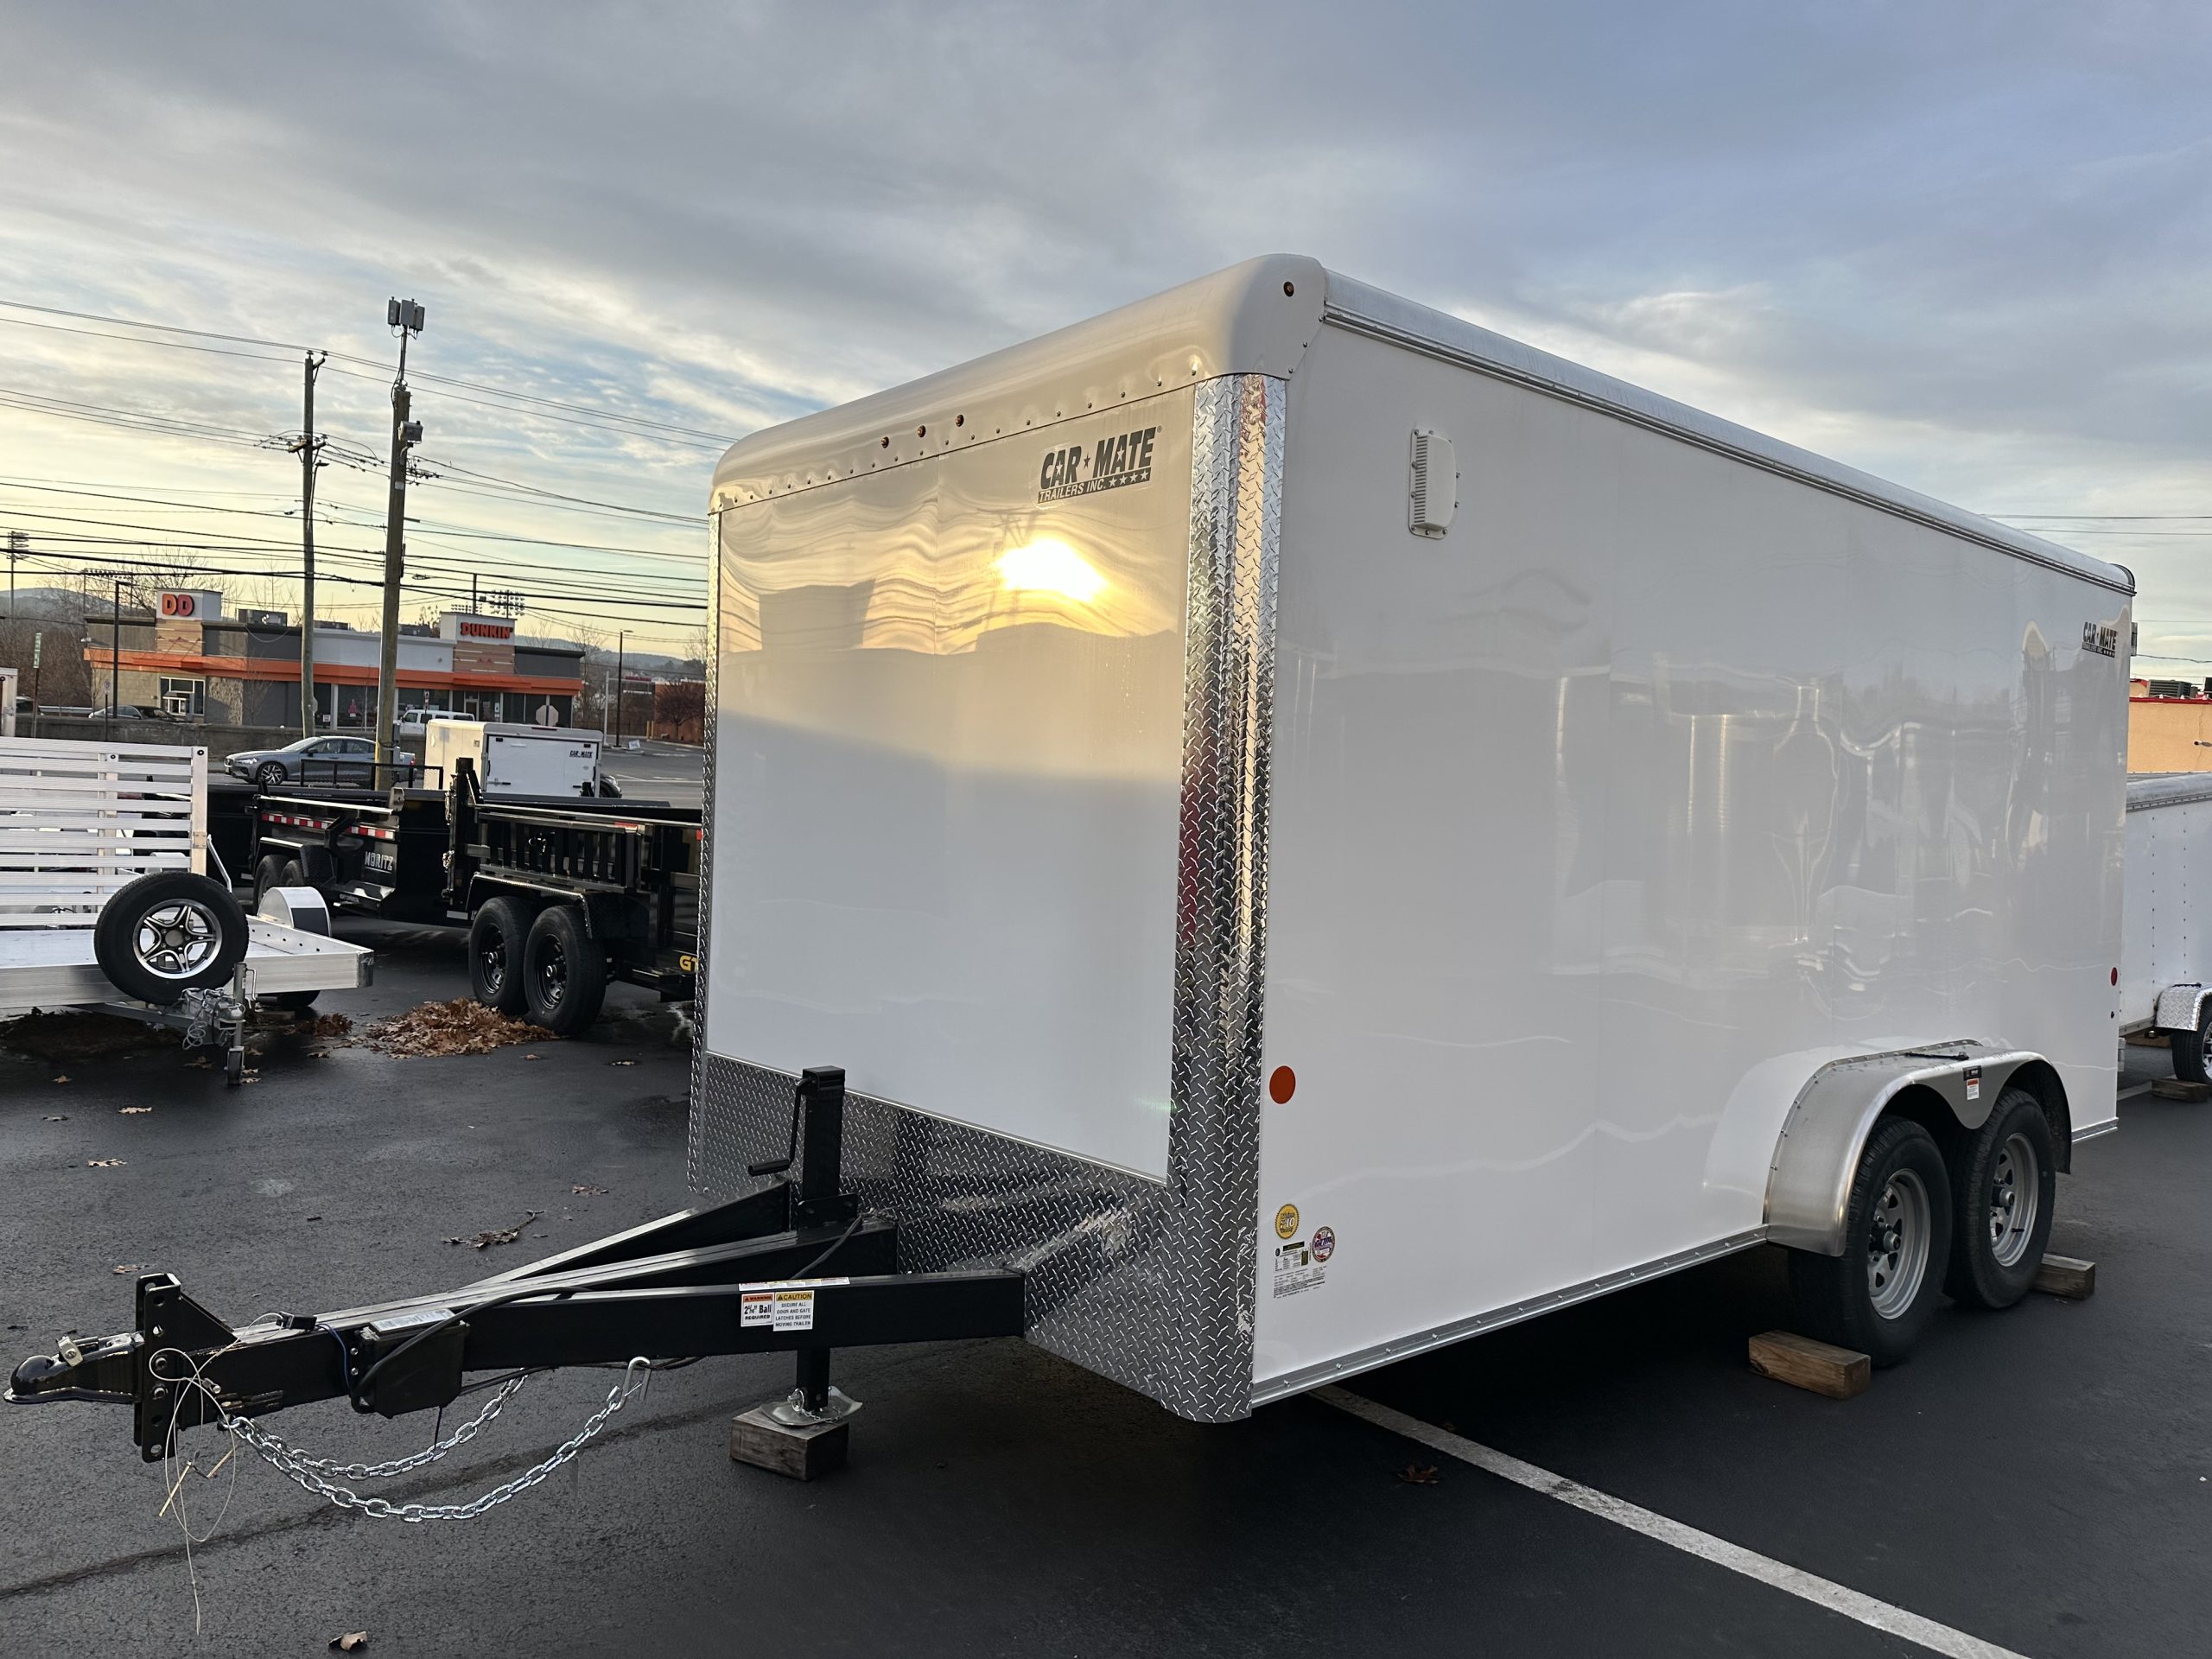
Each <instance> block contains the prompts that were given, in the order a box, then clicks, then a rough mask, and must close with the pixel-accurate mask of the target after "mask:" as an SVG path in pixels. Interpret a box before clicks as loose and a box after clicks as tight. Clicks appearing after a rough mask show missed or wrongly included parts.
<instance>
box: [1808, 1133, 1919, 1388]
mask: <svg viewBox="0 0 2212 1659" xmlns="http://www.w3.org/2000/svg"><path fill="white" fill-rule="evenodd" d="M1950 1249H1951V1180H1950V1177H1949V1174H1948V1172H1947V1171H1946V1170H1945V1169H1944V1167H1943V1154H1942V1152H1941V1151H1939V1150H1938V1149H1937V1147H1936V1139H1935V1137H1934V1136H1933V1135H1929V1133H1928V1131H1927V1130H1926V1129H1923V1128H1921V1127H1920V1125H1919V1124H1917V1123H1915V1122H1910V1120H1908V1119H1905V1118H1891V1120H1889V1121H1888V1122H1885V1123H1882V1124H1879V1125H1878V1126H1877V1127H1876V1128H1875V1130H1874V1133H1873V1134H1872V1135H1869V1136H1868V1137H1867V1139H1866V1150H1865V1151H1864V1152H1862V1153H1861V1154H1859V1171H1858V1173H1857V1174H1856V1175H1855V1176H1854V1177H1853V1179H1852V1183H1851V1198H1850V1201H1849V1203H1848V1204H1847V1205H1846V1206H1845V1210H1844V1227H1843V1254H1842V1255H1814V1254H1812V1253H1811V1252H1809V1251H1793V1252H1792V1253H1791V1255H1790V1257H1789V1279H1790V1285H1791V1287H1792V1288H1793V1289H1794V1290H1795V1291H1796V1294H1797V1307H1798V1313H1799V1317H1800V1318H1801V1319H1802V1321H1803V1322H1804V1325H1805V1328H1806V1331H1807V1332H1808V1334H1810V1335H1812V1336H1815V1337H1819V1338H1821V1339H1822V1340H1824V1341H1827V1342H1832V1343H1834V1344H1837V1345H1838V1346H1840V1347H1844V1348H1853V1349H1856V1350H1858V1351H1859V1352H1860V1353H1863V1354H1865V1355H1866V1356H1867V1357H1868V1358H1870V1359H1872V1361H1873V1362H1874V1363H1875V1364H1877V1365H1894V1364H1896V1363H1897V1362H1898V1361H1900V1360H1902V1359H1903V1358H1904V1357H1905V1356H1906V1355H1907V1354H1908V1353H1910V1351H1912V1344H1914V1342H1915V1341H1916V1340H1917V1339H1918V1338H1919V1336H1920V1333H1921V1332H1922V1331H1923V1329H1924V1328H1925V1327H1926V1325H1927V1324H1928V1321H1929V1317H1930V1316H1931V1315H1932V1314H1933V1313H1935V1311H1936V1294H1937V1291H1938V1287H1939V1285H1940V1283H1941V1281H1942V1273H1943V1268H1944V1264H1945V1262H1946V1261H1947V1260H1948V1257H1949V1255H1950Z"/></svg>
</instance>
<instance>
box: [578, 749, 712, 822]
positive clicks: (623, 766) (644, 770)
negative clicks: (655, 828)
mask: <svg viewBox="0 0 2212 1659" xmlns="http://www.w3.org/2000/svg"><path fill="white" fill-rule="evenodd" d="M705 756H706V751H705V750H703V749H702V748H700V747H697V746H696V744H690V743H664V742H662V741H660V740H659V739H658V738H644V739H640V740H639V747H636V748H634V749H632V748H626V747H616V746H615V745H613V744H612V743H610V744H608V745H607V749H606V751H605V753H602V754H601V757H600V767H601V770H602V771H604V772H608V773H610V774H611V775H612V776H613V779H614V781H615V782H616V783H617V784H619V785H621V789H622V793H623V795H624V796H625V797H626V798H628V799H631V800H634V801H665V802H667V803H668V804H670V805H671V806H696V805H698V804H699V802H700V799H701V794H702V791H701V780H702V777H703V775H704V772H705Z"/></svg>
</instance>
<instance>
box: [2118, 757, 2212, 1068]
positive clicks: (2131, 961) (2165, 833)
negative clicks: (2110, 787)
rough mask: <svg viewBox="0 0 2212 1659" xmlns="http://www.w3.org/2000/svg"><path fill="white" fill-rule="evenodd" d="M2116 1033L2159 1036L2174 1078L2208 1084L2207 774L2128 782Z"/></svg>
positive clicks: (2210, 894)
mask: <svg viewBox="0 0 2212 1659" xmlns="http://www.w3.org/2000/svg"><path fill="white" fill-rule="evenodd" d="M2199 912H2206V913H2203V914H2200V913H2199ZM2146 1031H2147V1032H2156V1033H2159V1034H2161V1035H2163V1036H2165V1037H2166V1038H2168V1039H2170V1043H2171V1047H2172V1050H2173V1058H2174V1075H2175V1076H2176V1077H2180V1078H2182V1079H2183V1080H2184V1081H2186V1082H2190V1083H2205V1082H2212V1073H2208V1070H2207V1067H2208V1063H2212V772H2149V773H2145V774H2143V775H2141V776H2139V777H2133V778H2130V779H2128V780H2127V921H2126V933H2125V946H2124V948H2123V949H2122V950H2121V951H2120V1034H2121V1035H2122V1036H2132V1035H2133V1034H2134V1033H2138V1032H2146Z"/></svg>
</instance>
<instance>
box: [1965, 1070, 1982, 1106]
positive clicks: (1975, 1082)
mask: <svg viewBox="0 0 2212 1659" xmlns="http://www.w3.org/2000/svg"><path fill="white" fill-rule="evenodd" d="M1966 1083H1967V1099H1968V1100H1980V1098H1981V1068H1980V1066H1978V1065H1970V1066H1968V1067H1967V1071H1966Z"/></svg>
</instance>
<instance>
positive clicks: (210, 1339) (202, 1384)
mask: <svg viewBox="0 0 2212 1659" xmlns="http://www.w3.org/2000/svg"><path fill="white" fill-rule="evenodd" d="M844 1089H845V1083H844V1073H843V1072H842V1071H836V1070H834V1069H830V1068H817V1069H816V1070H812V1071H808V1072H807V1073H806V1074H805V1076H804V1077H802V1078H801V1079H800V1081H799V1084H798V1088H797V1090H795V1091H794V1095H793V1100H792V1112H793V1116H794V1120H795V1128H796V1129H797V1131H798V1133H797V1134H796V1135H795V1147H796V1150H797V1152H798V1155H799V1159H800V1165H801V1170H802V1173H800V1174H799V1175H798V1178H797V1179H792V1178H791V1175H790V1173H789V1166H790V1163H791V1160H777V1161H778V1163H779V1165H780V1167H772V1166H761V1173H763V1174H767V1175H774V1176H777V1177H779V1179H775V1180H774V1181H773V1183H772V1185H768V1186H766V1187H765V1188H763V1189H762V1190H761V1191H760V1192H754V1193H753V1194H751V1195H749V1196H747V1197H746V1198H737V1199H734V1200H732V1201H730V1202H728V1203H726V1204H718V1205H709V1206H708V1207H705V1208H702V1209H696V1210H686V1211H680V1212H678V1213H677V1214H676V1215H672V1216H668V1217H663V1218H662V1219H660V1220H658V1221H654V1222H649V1223H647V1224H645V1225H644V1226H642V1227H638V1228H634V1229H632V1230H630V1231H627V1232H623V1233H617V1234H614V1235H613V1236H609V1237H607V1238H603V1239H600V1240H598V1241H596V1242H594V1243H589V1244H585V1245H582V1246H579V1247H578V1248H577V1249H573V1250H569V1251H565V1252H563V1254H561V1255H554V1256H549V1257H547V1258H546V1259H545V1260H544V1261H542V1262H533V1263H531V1265H530V1266H528V1267H524V1268H516V1269H515V1270H514V1271H512V1272H511V1273H507V1274H500V1275H499V1276H497V1277H494V1278H491V1279H483V1280H479V1281H476V1282H475V1283H474V1284H470V1285H465V1286H462V1287H460V1288H458V1289H455V1290H451V1291H447V1292H444V1293H442V1294H437V1295H432V1296H418V1297H413V1298H410V1299H408V1300H403V1301H396V1302H385V1303H381V1304H378V1305H377V1306H369V1307H357V1308H348V1309H346V1310H344V1311H342V1312H340V1313H324V1314H277V1315H272V1316H270V1317H269V1318H267V1319H263V1320H260V1321H257V1322H256V1323H255V1324H252V1325H245V1326H243V1327H238V1328H233V1327H232V1325H228V1324H227V1323H226V1322H225V1321H224V1320H223V1319H219V1318H218V1317H217V1316H216V1315H215V1314H213V1313H209V1312H208V1311H207V1309H206V1308H204V1307H202V1306H200V1304H199V1303H198V1302H197V1301H195V1300H193V1298H192V1296H191V1295H190V1294H188V1292H187V1291H186V1290H185V1288H184V1287H183V1286H182V1285H181V1284H180V1283H179V1282H178V1281H177V1280H176V1278H175V1275H174V1274H166V1273H156V1274H145V1275H143V1277H141V1278H140V1279H139V1281H138V1285H137V1324H136V1328H135V1329H133V1330H130V1331H127V1332H122V1333H120V1334H118V1335H116V1336H111V1337H107V1338H101V1339H100V1340H98V1341H94V1342H77V1341H73V1340H68V1339H64V1341H63V1342H62V1343H61V1344H60V1348H59V1350H58V1351H56V1352H55V1353H54V1354H52V1355H43V1354H41V1355H35V1356H33V1357H30V1358H29V1359H26V1360H24V1361H23V1362H22V1363H21V1364H20V1365H18V1366H17V1367H16V1372H15V1376H14V1377H13V1379H12V1380H11V1382H10V1385H9V1389H8V1393H7V1399H8V1401H9V1402H10V1403H11V1404H17V1405H36V1404H42V1403H47V1402H55V1401H62V1400H77V1401H89V1402H95V1403H100V1404H110V1405H127V1406H129V1407H130V1408H131V1436H132V1439H133V1440H134V1441H135V1442H136V1444H137V1447H138V1451H139V1455H140V1456H142V1457H143V1458H144V1459H146V1460H147V1461H148V1462H149V1463H150V1462H158V1461H160V1460H161V1459H162V1458H164V1457H166V1456H168V1455H169V1454H170V1452H173V1451H174V1449H175V1438H176V1435H177V1433H178V1432H179V1431H181V1430H182V1429H186V1428H190V1427H196V1426H198V1425H200V1424H203V1423H217V1424H220V1425H221V1426H223V1427H226V1429H235V1428H236V1427H237V1426H238V1424H239V1423H240V1422H242V1421H244V1420H247V1419H251V1418H257V1417H265V1416H268V1415H270V1414H272V1413H275V1412H278V1411H282V1410H284V1409H286V1408H289V1407H293V1406H302V1405H308V1404H312V1403H314V1402H317V1401H322V1400H334V1399H341V1398H342V1399H346V1400H348V1401H350V1402H352V1404H353V1409H354V1410H356V1411H358V1412H364V1413H366V1412H374V1413H376V1414H378V1415H380V1416H384V1417H397V1416H401V1415H404V1414H406V1413H409V1412H415V1411H426V1410H429V1409H432V1408H442V1407H445V1406H448V1405H450V1404H452V1403H453V1402H454V1400H456V1399H458V1398H459V1397H460V1396H461V1395H462V1394H463V1393H464V1392H467V1391H474V1389H476V1388H481V1387H486V1386H491V1385H493V1384H496V1383H501V1382H505V1381H507V1380H509V1379H511V1378H512V1377H513V1376H520V1375H526V1374H528V1373H530V1372H533V1371H538V1370H550V1369H553V1368H556V1367H560V1366H572V1365H599V1364H608V1363H612V1364H617V1365H619V1364H622V1363H625V1362H631V1363H635V1362H639V1361H643V1362H647V1363H659V1362H665V1361H669V1360H674V1359H679V1358H690V1357H702V1356H706V1355H710V1354H758V1353H776V1352H795V1353H796V1354H797V1355H798V1376H797V1379H796V1383H795V1386H794V1387H793V1389H792V1390H791V1398H790V1399H789V1400H788V1401H786V1402H784V1404H783V1405H781V1406H779V1407H778V1408H775V1409H776V1412H777V1414H778V1416H779V1418H780V1419H781V1420H782V1421H785V1422H787V1423H791V1424H793V1425H809V1424H817V1423H821V1422H824V1421H832V1420H834V1419H835V1418H836V1416H837V1415H839V1414H841V1412H842V1411H844V1410H849V1409H850V1405H849V1402H845V1401H844V1400H843V1397H842V1395H837V1394H836V1391H835V1390H833V1389H831V1388H830V1386H829V1356H830V1353H831V1351H832V1350H834V1349H837V1348H857V1347H868V1346H873V1345H877V1344H885V1343H896V1342H935V1341H944V1340H949V1339H952V1338H971V1337H1014V1336H1020V1335H1021V1334H1022V1333H1023V1331H1024V1329H1025V1323H1024V1315H1023V1287H1024V1275H1023V1274H1021V1273H1020V1272H1019V1271H1017V1270H1014V1269H1011V1268H984V1269H981V1270H976V1271H968V1272H949V1273H902V1272H901V1271H899V1225H898V1223H897V1222H896V1221H895V1220H893V1219H890V1218H888V1217H883V1216H879V1215H870V1214H866V1213H863V1212H862V1211H861V1207H860V1203H859V1200H858V1199H857V1198H855V1196H854V1195H852V1194H851V1193H849V1192H843V1191H842V1190H841V1188H840V1181H839V1173H838V1172H839V1162H840V1152H841V1145H842V1135H843V1116H844ZM472 1372H489V1373H505V1374H506V1376H492V1377H491V1378H490V1379H489V1380H488V1382H485V1383H476V1384H470V1383H468V1382H467V1376H468V1375H469V1374H470V1373H472ZM248 1439H249V1441H250V1443H251V1444H253V1445H254V1446H255V1447H256V1449H257V1450H259V1451H261V1452H263V1454H264V1456H268V1457H270V1459H271V1460H272V1461H278V1462H280V1466H282V1462H281V1454H280V1453H278V1452H275V1451H273V1450H272V1449H271V1448H272V1444H273V1443H272V1441H271V1440H270V1438H269V1437H266V1436H263V1435H259V1434H255V1435H251V1436H248Z"/></svg>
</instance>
